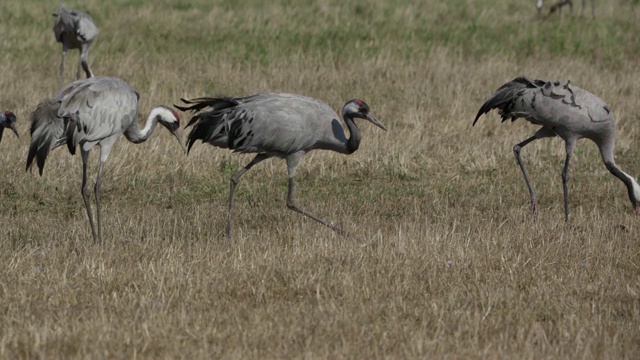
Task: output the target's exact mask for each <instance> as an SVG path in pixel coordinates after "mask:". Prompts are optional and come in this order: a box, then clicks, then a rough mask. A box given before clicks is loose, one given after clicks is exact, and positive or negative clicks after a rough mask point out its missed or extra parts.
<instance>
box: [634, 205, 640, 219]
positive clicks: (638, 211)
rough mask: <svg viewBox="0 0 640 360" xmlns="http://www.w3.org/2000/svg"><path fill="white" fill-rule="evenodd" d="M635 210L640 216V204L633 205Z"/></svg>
mask: <svg viewBox="0 0 640 360" xmlns="http://www.w3.org/2000/svg"><path fill="white" fill-rule="evenodd" d="M633 210H635V211H636V215H638V216H640V203H636V204H634V205H633Z"/></svg>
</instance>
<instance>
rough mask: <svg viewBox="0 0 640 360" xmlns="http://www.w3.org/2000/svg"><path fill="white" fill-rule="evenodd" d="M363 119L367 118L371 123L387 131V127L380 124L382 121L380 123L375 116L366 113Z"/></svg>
mask: <svg viewBox="0 0 640 360" xmlns="http://www.w3.org/2000/svg"><path fill="white" fill-rule="evenodd" d="M365 119H367V120H369V121H371V123H372V124H373V125H375V126H377V127H379V128H380V129H382V130H384V131H387V128H386V127H385V126H384V125H382V123H381V122H380V121H379V120H378V119H376V118H375V117H373V115H370V114H366V115H365Z"/></svg>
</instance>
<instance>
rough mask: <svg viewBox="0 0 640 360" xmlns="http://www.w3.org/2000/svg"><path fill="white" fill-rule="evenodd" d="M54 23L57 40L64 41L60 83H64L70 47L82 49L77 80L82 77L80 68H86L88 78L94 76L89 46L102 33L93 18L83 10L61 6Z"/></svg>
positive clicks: (55, 14)
mask: <svg viewBox="0 0 640 360" xmlns="http://www.w3.org/2000/svg"><path fill="white" fill-rule="evenodd" d="M53 16H55V17H56V20H55V23H54V25H53V33H54V34H55V36H56V41H57V42H59V43H62V61H61V62H60V84H61V85H62V84H64V58H65V57H66V56H67V50H68V49H78V50H80V60H79V62H78V71H77V72H76V80H77V79H79V78H80V68H81V67H82V69H83V70H84V72H85V74H86V75H87V78H90V77H93V72H91V69H90V68H89V47H90V46H91V44H93V42H94V41H95V39H96V37H97V36H98V34H99V33H100V31H99V30H98V28H97V27H96V24H95V22H94V21H93V18H92V17H91V16H90V15H89V14H87V13H84V12H82V11H78V10H67V9H65V8H64V6H62V5H61V6H60V9H59V10H58V12H57V13H54V14H53Z"/></svg>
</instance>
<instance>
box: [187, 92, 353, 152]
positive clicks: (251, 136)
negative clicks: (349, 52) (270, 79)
mask: <svg viewBox="0 0 640 360" xmlns="http://www.w3.org/2000/svg"><path fill="white" fill-rule="evenodd" d="M185 102H186V103H188V104H192V105H191V106H186V107H178V108H179V109H181V110H183V111H189V110H191V111H200V112H199V113H198V114H196V115H195V116H194V117H193V118H192V119H191V121H190V122H189V124H188V125H187V126H190V125H193V130H192V131H191V133H190V134H189V137H188V148H189V149H191V146H193V144H194V142H195V141H196V140H202V141H203V142H207V143H210V144H212V145H214V146H218V147H221V148H230V149H233V150H234V151H237V152H258V153H270V154H272V155H276V156H281V155H286V154H291V153H294V152H297V151H300V150H303V149H304V150H309V149H312V148H313V146H314V145H315V144H316V143H317V142H318V141H322V140H324V135H325V134H324V133H325V132H328V133H330V134H333V133H334V132H335V129H334V126H333V123H332V120H334V119H338V115H337V114H336V113H335V111H333V109H331V108H330V107H329V106H328V105H327V104H325V103H323V102H321V101H319V100H316V99H312V98H308V97H304V96H299V95H293V94H271V93H269V94H256V95H253V96H249V97H245V98H200V99H194V100H187V101H185ZM341 130H342V129H341ZM343 136H344V135H343Z"/></svg>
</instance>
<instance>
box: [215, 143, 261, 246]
mask: <svg viewBox="0 0 640 360" xmlns="http://www.w3.org/2000/svg"><path fill="white" fill-rule="evenodd" d="M268 158H270V156H269V155H267V154H262V153H261V154H258V155H256V156H255V157H254V158H253V160H251V162H249V163H248V164H247V165H245V167H243V168H242V169H240V171H238V172H237V173H236V174H235V175H233V176H232V177H231V181H230V183H231V185H230V189H229V211H228V212H227V227H226V228H225V232H224V234H225V236H226V237H231V220H232V212H233V202H234V197H235V193H236V185H238V183H239V182H240V178H241V177H242V175H244V173H246V172H247V171H248V170H249V169H251V168H252V167H253V165H255V164H257V163H259V162H261V161H264V160H266V159H268Z"/></svg>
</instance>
